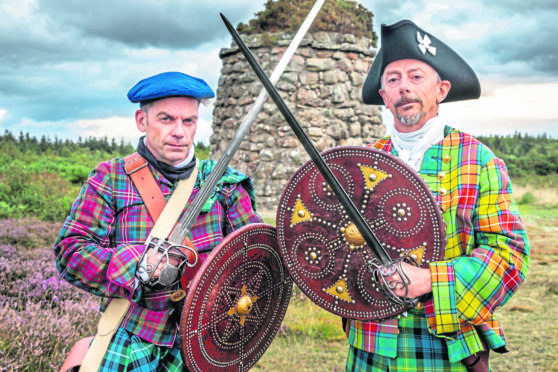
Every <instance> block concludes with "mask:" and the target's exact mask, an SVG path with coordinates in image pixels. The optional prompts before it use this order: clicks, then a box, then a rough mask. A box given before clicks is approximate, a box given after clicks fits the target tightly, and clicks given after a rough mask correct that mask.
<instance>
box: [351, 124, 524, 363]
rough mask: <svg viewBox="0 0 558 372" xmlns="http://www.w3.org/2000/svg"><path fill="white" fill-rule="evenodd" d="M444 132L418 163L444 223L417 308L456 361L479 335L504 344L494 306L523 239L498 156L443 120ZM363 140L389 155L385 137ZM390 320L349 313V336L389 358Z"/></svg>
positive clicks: (508, 285)
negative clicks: (425, 296)
mask: <svg viewBox="0 0 558 372" xmlns="http://www.w3.org/2000/svg"><path fill="white" fill-rule="evenodd" d="M444 134H445V138H444V139H443V140H442V141H441V142H439V143H438V144H436V145H433V146H432V147H430V148H429V149H428V150H427V151H426V152H425V154H424V159H423V162H422V165H421V169H420V171H419V173H420V175H421V177H422V178H423V179H424V180H425V181H426V183H427V184H428V186H429V187H430V189H431V190H432V192H433V193H434V195H435V197H436V199H437V202H438V205H439V206H440V208H441V210H442V213H443V218H444V221H445V222H446V224H447V227H446V236H447V244H446V250H445V260H444V261H440V262H435V263H431V264H430V271H431V273H432V289H433V290H432V298H431V299H430V300H428V301H427V302H426V303H425V304H424V315H425V317H426V318H427V320H428V324H429V332H430V333H431V334H432V335H434V336H438V337H443V338H444V339H445V340H446V344H447V346H448V352H449V360H450V361H451V362H457V361H459V360H461V359H463V358H465V357H467V356H469V355H471V354H474V353H476V352H477V351H480V350H482V344H481V341H480V338H479V337H481V338H482V339H483V340H484V341H485V342H486V344H487V345H488V347H489V348H490V349H493V350H496V351H499V352H505V351H508V347H507V345H506V341H505V338H504V333H503V332H502V329H501V328H500V325H499V323H498V320H497V318H496V315H495V313H494V312H495V310H496V308H498V307H500V306H502V305H504V304H505V303H506V302H508V301H509V299H510V298H511V296H512V295H513V294H514V293H515V292H516V291H517V290H518V288H519V286H520V284H521V283H522V282H523V280H524V279H525V275H526V274H527V270H528V267H529V243H528V241H527V235H526V233H525V230H524V229H523V225H522V222H521V219H520V217H519V213H518V209H517V205H516V203H515V202H514V201H513V199H512V189H511V184H510V180H509V177H508V174H507V170H506V166H505V164H504V162H503V161H502V160H500V159H498V158H497V157H496V156H494V154H493V153H492V151H490V149H488V147H486V146H485V145H483V144H482V143H480V142H479V141H478V140H477V139H475V138H474V137H472V136H470V135H468V134H465V133H463V132H460V131H458V130H456V129H453V128H451V127H448V126H446V127H445V133H444ZM370 147H375V148H378V149H381V150H384V151H387V152H390V153H392V154H394V155H396V156H397V152H396V150H395V148H394V147H393V146H392V142H391V139H390V137H385V138H382V139H380V140H379V141H378V142H376V143H374V144H372V145H370ZM413 313H414V312H413ZM400 317H401V316H399V318H400ZM398 322H399V319H398V317H394V318H390V319H384V320H381V321H373V322H361V321H352V322H351V329H350V334H349V343H350V344H351V345H352V346H354V347H356V348H358V349H361V350H366V351H368V352H371V353H376V354H378V355H382V356H387V357H392V358H394V357H396V356H397V355H396V354H397V334H398Z"/></svg>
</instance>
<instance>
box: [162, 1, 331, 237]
mask: <svg viewBox="0 0 558 372" xmlns="http://www.w3.org/2000/svg"><path fill="white" fill-rule="evenodd" d="M324 2H325V0H317V1H316V3H314V6H313V7H312V9H311V10H310V12H309V13H308V15H307V16H306V19H305V20H304V22H303V23H302V25H301V26H300V28H299V30H298V31H297V33H296V34H295V36H294V37H293V40H292V41H291V43H290V44H289V47H288V48H287V50H286V51H285V53H284V54H283V56H282V57H281V59H280V60H279V62H278V63H277V66H275V69H274V70H273V72H272V74H271V82H272V84H276V83H277V81H278V80H279V77H281V74H282V73H283V71H285V68H286V67H287V65H288V63H289V62H290V60H291V58H292V56H293V55H294V53H295V51H296V49H297V48H298V46H299V45H300V42H301V41H302V38H303V37H304V35H305V34H306V32H307V31H308V29H309V28H310V26H311V25H312V22H313V21H314V19H315V18H316V15H317V14H318V12H319V11H320V9H321V8H322V5H323V4H324ZM268 98H269V95H268V93H267V91H266V89H262V90H261V92H260V94H259V95H258V97H257V98H256V101H255V103H254V106H252V108H251V109H250V111H249V112H248V114H246V116H245V117H244V119H243V120H242V122H241V123H240V125H239V127H238V130H237V131H236V133H235V135H234V137H233V139H232V140H231V142H230V143H229V145H228V146H227V148H226V150H225V151H224V153H223V156H222V157H221V158H220V159H219V161H218V162H217V164H215V167H214V168H213V170H212V171H211V173H210V174H209V176H208V177H207V179H206V180H205V181H204V183H203V185H202V187H201V188H200V190H199V191H198V193H197V195H196V197H195V198H194V200H193V201H192V204H190V206H189V207H188V209H187V210H186V213H185V214H184V216H183V217H182V219H181V221H180V223H179V224H178V226H177V227H176V228H175V229H174V231H173V232H172V234H171V235H170V236H169V238H168V240H169V241H170V242H171V243H174V244H182V242H183V241H184V239H185V238H186V236H187V235H188V233H189V232H190V229H191V228H192V225H193V224H194V222H195V221H196V219H197V217H198V215H199V214H200V212H201V210H202V208H203V206H204V205H205V203H206V202H207V200H208V199H209V198H210V197H211V195H212V194H213V190H214V189H215V186H216V185H217V183H218V182H219V180H220V179H221V177H222V176H223V174H224V173H225V170H226V169H227V166H228V165H229V163H230V161H231V159H232V158H233V156H234V154H235V153H236V151H237V150H238V148H239V147H240V144H241V142H242V140H243V139H244V137H245V136H246V134H247V133H248V131H249V130H250V127H251V126H252V123H254V121H255V120H256V116H258V114H259V112H260V111H261V109H262V107H263V104H264V103H265V101H266V100H267V99H268Z"/></svg>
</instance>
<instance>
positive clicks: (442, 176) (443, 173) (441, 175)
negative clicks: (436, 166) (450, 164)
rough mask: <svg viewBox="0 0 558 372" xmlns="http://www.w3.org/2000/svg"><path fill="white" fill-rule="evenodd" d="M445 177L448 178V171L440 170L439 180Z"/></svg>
mask: <svg viewBox="0 0 558 372" xmlns="http://www.w3.org/2000/svg"><path fill="white" fill-rule="evenodd" d="M444 178H446V172H440V173H438V179H439V180H443V179H444Z"/></svg>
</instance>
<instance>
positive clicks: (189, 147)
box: [54, 72, 261, 371]
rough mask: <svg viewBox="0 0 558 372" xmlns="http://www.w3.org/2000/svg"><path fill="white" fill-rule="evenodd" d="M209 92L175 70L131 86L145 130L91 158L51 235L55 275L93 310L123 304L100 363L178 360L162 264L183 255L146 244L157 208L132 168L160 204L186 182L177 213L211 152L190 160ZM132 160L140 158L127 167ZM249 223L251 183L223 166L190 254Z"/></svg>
mask: <svg viewBox="0 0 558 372" xmlns="http://www.w3.org/2000/svg"><path fill="white" fill-rule="evenodd" d="M214 96H215V94H214V93H213V91H212V89H211V88H210V87H209V86H208V85H207V83H206V82H205V81H203V80H201V79H199V78H196V77H193V76H189V75H186V74H184V73H180V72H165V73H161V74H158V75H155V76H151V77H149V78H146V79H144V80H141V81H140V82H138V83H137V84H136V85H135V86H134V87H133V88H131V89H130V91H129V92H128V98H129V99H130V101H131V102H133V103H139V105H140V107H139V109H138V110H137V111H136V113H135V120H136V125H137V128H138V129H139V130H140V132H143V133H144V134H145V135H144V136H143V137H141V138H140V140H139V143H138V147H137V153H136V154H133V155H131V156H129V157H127V158H126V159H121V158H114V159H111V160H109V161H107V162H103V163H100V164H99V165H98V166H97V167H96V168H95V169H94V170H93V171H92V172H91V174H90V175H89V178H88V179H87V181H86V182H85V184H84V185H83V188H82V189H81V192H80V194H79V196H78V197H77V199H76V201H75V202H74V204H73V206H72V209H71V212H70V215H69V217H68V218H67V219H66V221H65V224H64V226H63V228H62V231H61V232H60V235H59V237H58V239H57V240H56V242H55V244H54V253H55V256H56V265H57V267H58V270H59V272H60V275H61V276H62V277H63V278H64V279H65V280H67V281H68V282H70V283H72V284H74V285H76V286H77V287H79V288H82V289H84V290H86V291H88V292H90V293H93V294H95V295H97V296H99V297H101V311H105V310H106V309H107V308H109V309H110V308H111V302H113V301H114V302H115V303H116V302H117V300H118V301H120V302H125V303H126V306H127V307H125V309H126V310H125V311H124V312H123V315H122V320H121V321H120V322H119V323H118V324H119V325H118V327H116V328H117V329H116V331H115V333H114V335H113V336H111V338H110V340H109V341H108V346H107V347H106V349H103V352H102V353H101V356H100V358H99V359H100V367H99V370H101V371H163V370H164V371H182V370H184V369H185V364H184V362H183V361H182V358H181V355H180V348H179V344H178V343H179V339H178V327H177V322H178V321H179V315H180V311H177V310H176V309H177V306H178V305H179V300H178V302H177V297H176V295H177V294H179V293H180V283H175V282H174V283H172V284H169V285H166V284H165V283H166V282H165V280H163V278H162V276H163V274H162V273H164V272H165V268H166V267H167V266H168V267H173V268H175V267H179V266H180V265H181V264H182V261H184V260H189V256H184V257H182V256H173V255H166V253H165V254H162V253H161V251H158V250H156V249H153V248H151V247H150V248H149V249H146V245H145V242H146V241H147V239H148V236H149V235H150V232H151V230H152V229H153V227H154V223H155V220H156V219H157V217H158V213H155V212H153V211H154V209H153V208H150V205H153V202H150V201H145V200H146V194H143V193H142V190H145V188H144V186H140V185H139V184H138V183H136V181H135V180H132V175H133V173H134V172H136V171H137V170H138V169H144V170H147V173H146V174H147V175H146V176H142V177H144V178H148V179H149V180H150V182H151V184H152V185H155V186H154V188H155V190H154V191H153V190H150V192H152V193H153V195H154V196H153V198H154V199H157V197H158V196H160V195H162V199H163V200H162V203H163V204H164V203H165V202H166V201H167V200H168V199H169V198H170V197H171V195H172V194H173V192H174V191H175V190H176V189H177V188H178V187H180V186H177V185H179V184H181V182H183V181H191V183H192V185H193V188H192V189H191V192H190V196H189V198H187V199H186V198H185V200H184V204H185V207H184V208H182V209H181V210H179V211H178V212H179V213H180V215H181V216H183V215H184V212H185V211H186V210H187V208H188V205H189V204H190V203H191V202H192V200H193V199H194V197H195V196H196V194H197V193H198V191H199V189H200V187H201V184H202V183H203V181H204V180H205V179H206V178H207V176H208V174H209V173H210V172H211V171H212V169H213V168H214V166H215V162H214V161H212V160H198V159H197V158H196V155H195V150H194V136H195V134H196V129H197V125H198V107H199V104H200V102H202V101H204V100H208V99H210V98H213V97H214ZM130 159H131V160H130ZM132 161H133V162H134V164H136V163H137V164H140V166H137V167H135V168H134V169H133V170H130V164H131V163H132ZM137 182H139V181H137ZM138 189H141V190H140V191H138ZM148 199H149V198H148ZM186 200H187V201H186ZM169 204H171V203H169ZM155 206H156V207H158V208H160V207H161V206H160V205H158V206H157V205H155ZM163 213H165V211H163ZM254 222H261V218H260V216H259V215H258V214H257V212H256V201H255V194H254V189H253V185H252V182H251V180H250V179H249V178H248V177H247V176H246V175H243V174H241V173H240V172H238V171H236V170H234V169H232V168H227V169H226V171H225V172H224V174H223V176H222V177H221V179H220V181H219V183H218V185H217V186H216V188H215V191H214V193H213V194H212V196H211V197H210V198H209V200H208V201H207V202H206V204H205V205H204V207H203V210H202V213H200V215H199V216H198V217H197V219H196V221H195V223H194V224H193V226H192V227H191V230H190V232H189V234H188V238H189V241H190V242H191V244H192V245H193V246H194V247H195V249H196V250H197V252H198V253H197V259H198V261H200V262H203V261H204V260H205V258H206V257H207V256H208V254H209V253H210V252H211V250H212V249H214V248H215V247H216V246H217V245H218V244H219V243H220V242H221V241H222V240H223V238H224V237H225V236H226V235H227V234H229V233H231V232H233V231H235V230H237V229H239V228H240V227H242V226H244V225H247V224H250V223H254ZM181 257H182V258H181ZM159 275H160V276H161V277H159ZM147 278H149V280H147ZM183 295H184V293H182V294H181V296H180V298H183ZM122 299H124V300H122ZM182 301H183V300H182ZM177 315H178V316H177ZM96 338H98V337H96ZM94 344H95V340H93V343H92V345H94ZM91 348H93V346H91Z"/></svg>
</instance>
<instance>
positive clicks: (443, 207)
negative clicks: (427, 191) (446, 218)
mask: <svg viewBox="0 0 558 372" xmlns="http://www.w3.org/2000/svg"><path fill="white" fill-rule="evenodd" d="M440 209H441V210H442V212H445V211H446V210H447V209H448V207H446V205H445V204H442V205H441V206H440Z"/></svg>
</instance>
